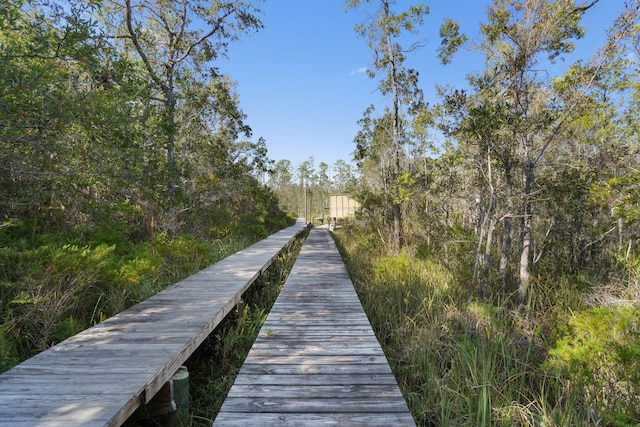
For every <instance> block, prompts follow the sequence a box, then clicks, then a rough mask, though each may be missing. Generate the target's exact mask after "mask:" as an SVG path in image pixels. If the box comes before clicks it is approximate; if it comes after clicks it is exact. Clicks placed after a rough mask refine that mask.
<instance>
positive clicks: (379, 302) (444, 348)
mask: <svg viewBox="0 0 640 427" xmlns="http://www.w3.org/2000/svg"><path fill="white" fill-rule="evenodd" d="M336 238H337V241H338V244H339V247H340V249H341V252H342V253H343V255H344V257H345V259H346V261H347V265H348V268H349V271H350V273H351V275H352V278H353V280H354V284H355V286H356V289H357V291H358V294H359V296H360V299H361V301H362V302H363V306H364V308H365V311H366V312H367V315H368V316H369V319H370V321H371V323H372V325H373V327H374V329H375V331H376V334H377V336H378V339H379V340H380V342H381V344H382V346H383V349H384V351H385V354H386V355H387V358H388V359H389V362H390V364H391V366H392V369H393V371H394V374H395V375H396V378H397V380H398V382H399V384H400V387H401V389H402V391H403V393H404V395H405V398H406V400H407V403H408V405H409V408H410V410H411V412H412V414H413V416H414V418H415V420H416V422H417V424H418V425H423V426H489V425H497V426H511V425H517V426H565V425H589V415H588V413H586V412H588V411H587V408H585V405H584V404H583V403H582V402H581V399H582V396H581V395H580V394H579V393H577V391H576V390H575V389H572V388H571V387H567V383H568V382H567V381H566V379H563V378H561V377H560V376H558V375H555V374H553V373H552V372H551V371H549V370H548V369H545V365H544V362H545V360H546V359H547V350H548V346H549V345H550V344H553V334H554V332H555V331H554V328H556V329H557V326H555V325H553V318H554V316H555V317H556V318H557V316H559V310H562V307H563V306H562V305H560V306H559V305H558V303H557V300H558V299H562V300H563V303H564V304H565V305H564V307H568V306H572V307H576V306H579V304H580V298H579V296H576V295H574V294H573V293H572V291H574V290H575V287H571V286H570V285H569V284H564V285H562V284H558V285H557V286H558V289H548V288H544V289H543V290H540V291H539V292H537V293H535V298H537V299H536V300H535V301H533V304H532V305H533V307H534V308H535V309H536V310H538V311H537V312H536V313H533V314H532V313H525V314H519V313H518V312H517V311H513V310H511V309H510V308H508V307H505V306H504V305H502V304H499V303H496V302H487V301H483V300H481V299H480V298H479V297H477V296H476V293H477V294H479V291H478V292H475V290H474V289H472V288H471V286H470V284H469V283H468V282H467V281H465V277H468V275H465V272H464V271H458V270H453V269H450V268H448V267H447V266H446V265H444V264H442V261H439V260H438V259H436V258H434V257H430V258H428V259H418V258H416V257H411V256H409V255H406V254H401V255H399V256H397V257H383V256H375V255H374V256H372V255H371V254H375V253H377V252H376V251H375V250H371V248H367V247H366V245H369V244H370V242H366V244H365V245H360V243H361V237H360V236H359V235H358V234H357V233H354V232H353V231H352V230H349V229H343V230H341V231H340V232H338V233H337V234H336ZM460 265H464V263H463V262H456V266H460ZM501 299H502V300H504V301H508V300H509V296H508V295H505V296H502V298H501ZM496 300H500V298H496ZM558 307H560V308H558ZM543 308H544V310H543ZM536 315H540V317H539V318H537V317H536Z"/></svg>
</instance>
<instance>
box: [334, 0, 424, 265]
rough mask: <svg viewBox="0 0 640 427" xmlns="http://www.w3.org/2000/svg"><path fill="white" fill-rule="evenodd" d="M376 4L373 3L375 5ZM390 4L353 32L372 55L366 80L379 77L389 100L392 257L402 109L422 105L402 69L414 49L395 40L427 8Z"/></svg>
mask: <svg viewBox="0 0 640 427" xmlns="http://www.w3.org/2000/svg"><path fill="white" fill-rule="evenodd" d="M362 3H370V1H368V0H348V1H347V2H346V7H347V8H353V7H357V6H359V5H361V4H362ZM376 3H377V2H376ZM393 5H395V2H394V1H390V0H381V1H380V7H379V9H378V10H377V11H376V12H375V15H374V17H373V19H372V22H370V23H369V24H361V25H358V26H356V32H357V33H358V34H359V35H360V36H362V37H364V38H366V39H367V40H368V44H369V47H370V48H371V49H372V50H373V52H374V54H375V62H374V64H373V65H374V69H373V70H371V71H370V72H369V75H370V77H372V78H373V77H375V76H376V74H378V73H381V74H382V78H381V79H380V81H379V84H378V88H379V90H380V92H381V93H382V94H383V95H390V96H391V106H390V108H389V111H388V112H387V113H385V115H388V116H389V120H390V121H391V122H390V126H389V127H388V129H387V130H386V131H387V132H388V135H387V137H386V138H387V139H388V140H389V144H388V146H387V148H386V150H387V153H386V155H387V156H389V158H390V165H389V167H388V169H387V168H385V169H386V171H385V173H386V174H388V175H387V176H386V177H385V178H384V181H385V185H384V188H385V189H387V194H388V197H387V201H386V203H387V204H388V205H389V207H390V210H391V212H392V227H391V229H392V231H391V235H390V242H389V243H390V248H391V251H392V252H393V253H395V254H398V253H400V251H401V249H402V245H403V233H402V210H403V207H402V204H403V201H402V198H403V197H402V195H401V193H402V182H403V181H404V179H403V177H404V176H405V175H404V168H403V158H404V154H405V153H404V148H403V145H404V141H405V139H406V132H407V123H406V122H405V121H404V119H403V112H402V109H403V108H406V109H407V110H408V111H407V112H408V113H409V114H413V113H416V112H417V110H418V109H419V108H420V107H421V105H422V98H423V96H422V91H421V90H420V89H419V88H418V86H417V83H418V73H417V72H416V71H415V70H413V69H410V68H406V67H405V66H404V62H405V61H406V54H407V53H408V52H410V51H412V50H414V49H415V48H416V47H417V46H418V45H413V46H412V47H410V48H408V49H403V47H402V46H401V45H400V43H399V41H398V40H399V38H400V37H401V35H402V34H403V32H409V33H415V32H417V29H418V27H419V26H420V25H422V23H423V19H424V16H425V15H426V14H427V13H428V11H429V10H428V8H427V6H426V5H424V4H419V5H416V6H410V7H409V8H408V9H407V10H406V11H404V12H399V13H396V12H393V11H392V10H391V9H392V8H391V6H393Z"/></svg>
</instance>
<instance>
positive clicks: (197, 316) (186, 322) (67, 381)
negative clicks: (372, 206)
mask: <svg viewBox="0 0 640 427" xmlns="http://www.w3.org/2000/svg"><path fill="white" fill-rule="evenodd" d="M304 227H305V223H304V221H298V223H297V224H296V225H295V226H292V227H289V228H287V229H285V230H282V231H280V232H278V233H276V234H274V235H272V236H270V237H269V238H267V239H265V240H262V241H261V242H258V243H256V244H255V245H253V246H250V247H249V248H247V249H245V250H243V251H241V252H238V253H236V254H234V255H231V256H229V257H227V258H225V259H224V260H222V261H220V262H218V263H216V264H214V265H212V266H210V267H209V268H206V269H205V270H202V271H201V272H199V273H197V274H195V275H193V276H191V277H189V278H187V279H185V280H183V281H181V282H179V283H177V284H175V285H173V286H171V287H169V288H167V289H166V290H165V291H163V292H161V293H159V294H157V295H155V296H153V297H151V298H149V299H148V300H146V301H143V302H142V303H140V304H137V305H135V306H133V307H131V308H130V309H128V310H126V311H124V312H122V313H120V314H118V315H116V316H114V317H112V318H110V319H107V320H106V321H104V322H103V323H100V324H99V325H96V326H95V327H92V328H90V329H87V330H86V331H84V332H81V333H80V334H78V335H75V336H73V337H71V338H69V339H67V340H65V341H63V342H62V343H60V344H58V345H56V346H54V347H52V348H50V349H48V350H46V351H44V352H42V353H40V354H38V355H36V356H35V357H33V358H31V359H29V360H27V361H25V362H23V363H21V364H19V365H18V366H16V367H14V368H13V369H10V370H9V371H7V372H5V373H4V374H2V375H0V425H2V426H11V427H17V426H25V427H27V426H28V427H34V426H48V427H69V426H118V425H120V424H122V423H123V422H124V421H126V420H127V418H128V417H129V415H130V414H131V413H133V411H134V410H135V409H136V408H137V407H139V406H140V405H141V404H143V403H148V402H149V401H150V400H151V399H152V398H153V397H154V395H155V394H156V393H157V392H158V390H160V389H161V388H162V387H163V386H164V385H165V384H166V383H167V380H168V379H169V378H171V376H172V375H173V374H174V373H175V372H176V371H177V370H178V369H179V367H180V366H181V365H182V364H183V363H184V362H185V360H186V359H187V358H188V357H189V356H190V355H191V354H192V353H193V351H195V349H196V348H197V347H198V346H199V345H200V344H201V343H202V341H203V340H204V339H205V338H206V337H207V336H208V335H209V334H210V333H211V331H212V330H213V329H214V328H215V327H216V326H217V325H218V324H219V323H220V322H221V321H222V319H223V318H224V317H225V316H226V315H227V313H229V311H230V310H232V309H233V308H234V307H235V305H236V303H237V302H238V300H239V299H240V297H241V296H242V294H243V293H244V292H245V291H246V290H247V288H248V287H249V286H250V285H251V284H252V283H253V282H254V280H255V279H256V278H257V277H258V276H259V275H260V274H261V273H262V272H264V270H265V269H266V268H267V267H268V266H269V265H270V264H271V263H272V262H273V261H274V260H275V259H276V258H277V257H278V255H279V253H280V252H281V250H282V249H283V248H284V247H285V246H287V245H288V244H289V243H290V242H292V241H293V239H294V237H295V236H296V235H297V234H298V233H299V232H301V231H302V230H303V229H304Z"/></svg>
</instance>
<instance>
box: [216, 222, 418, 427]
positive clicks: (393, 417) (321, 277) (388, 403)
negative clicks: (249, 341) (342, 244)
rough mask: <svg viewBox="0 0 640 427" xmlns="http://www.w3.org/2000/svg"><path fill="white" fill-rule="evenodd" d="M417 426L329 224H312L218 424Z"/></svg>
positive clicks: (217, 420)
mask: <svg viewBox="0 0 640 427" xmlns="http://www.w3.org/2000/svg"><path fill="white" fill-rule="evenodd" d="M247 425H256V426H261V427H264V426H293V425H295V426H314V425H322V426H327V425H340V426H346V425H348V426H358V425H359V426H385V427H387V426H415V422H414V420H413V418H412V416H411V415H410V413H409V409H408V408H407V404H406V402H405V400H404V398H403V397H402V394H401V392H400V389H399V388H398V385H397V383H396V380H395V378H394V376H393V374H392V372H391V369H390V368H389V365H388V363H387V360H386V358H385V356H384V354H383V352H382V349H381V348H380V344H379V343H378V341H377V339H376V337H375V334H374V332H373V329H372V328H371V325H370V323H369V321H368V319H367V317H366V315H365V313H364V311H363V309H362V305H361V304H360V300H359V299H358V296H357V295H356V293H355V290H354V288H353V284H352V282H351V280H350V278H349V275H348V273H347V270H346V268H345V266H344V263H343V261H342V258H341V256H340V253H339V252H338V250H337V248H336V246H335V243H334V242H333V240H332V238H331V235H330V234H329V232H328V231H327V230H325V229H320V228H316V229H312V230H311V232H310V235H309V237H308V238H307V240H306V241H305V243H304V245H303V246H302V250H301V252H300V255H299V256H298V259H297V260H296V263H295V265H294V267H293V270H292V271H291V274H290V275H289V278H288V279H287V281H286V283H285V286H284V288H283V289H282V291H281V293H280V295H279V297H278V299H277V301H276V303H275V304H274V306H273V308H272V309H271V312H270V313H269V315H268V317H267V320H266V322H265V324H264V325H263V327H262V329H261V331H260V334H259V336H258V338H257V340H256V341H255V343H254V345H253V347H252V348H251V351H250V352H249V355H248V356H247V359H246V360H245V362H244V365H243V366H242V369H241V371H240V374H239V375H238V377H237V378H236V381H235V383H234V385H233V387H232V388H231V391H230V392H229V395H228V396H227V399H226V400H225V403H224V405H223V406H222V408H221V411H220V413H219V414H218V416H217V417H216V419H215V421H214V426H247Z"/></svg>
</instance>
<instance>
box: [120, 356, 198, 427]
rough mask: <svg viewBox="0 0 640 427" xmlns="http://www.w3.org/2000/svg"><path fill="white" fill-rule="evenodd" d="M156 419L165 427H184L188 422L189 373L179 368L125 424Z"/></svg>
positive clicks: (183, 368) (184, 368)
mask: <svg viewBox="0 0 640 427" xmlns="http://www.w3.org/2000/svg"><path fill="white" fill-rule="evenodd" d="M150 419H156V420H161V421H162V423H161V424H162V425H166V426H167V427H184V426H186V425H187V423H188V422H189V371H188V370H187V367H186V366H181V367H180V368H179V369H178V371H177V372H176V373H175V374H174V375H173V376H172V377H171V379H170V380H169V381H167V382H166V383H165V385H164V386H162V388H161V389H160V391H159V392H158V393H156V395H155V396H153V399H151V401H150V402H149V403H147V404H146V405H142V406H141V407H139V408H138V409H137V410H136V411H135V412H134V413H133V415H131V417H129V419H128V420H127V422H126V423H125V426H127V425H136V424H130V423H135V421H141V420H150Z"/></svg>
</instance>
